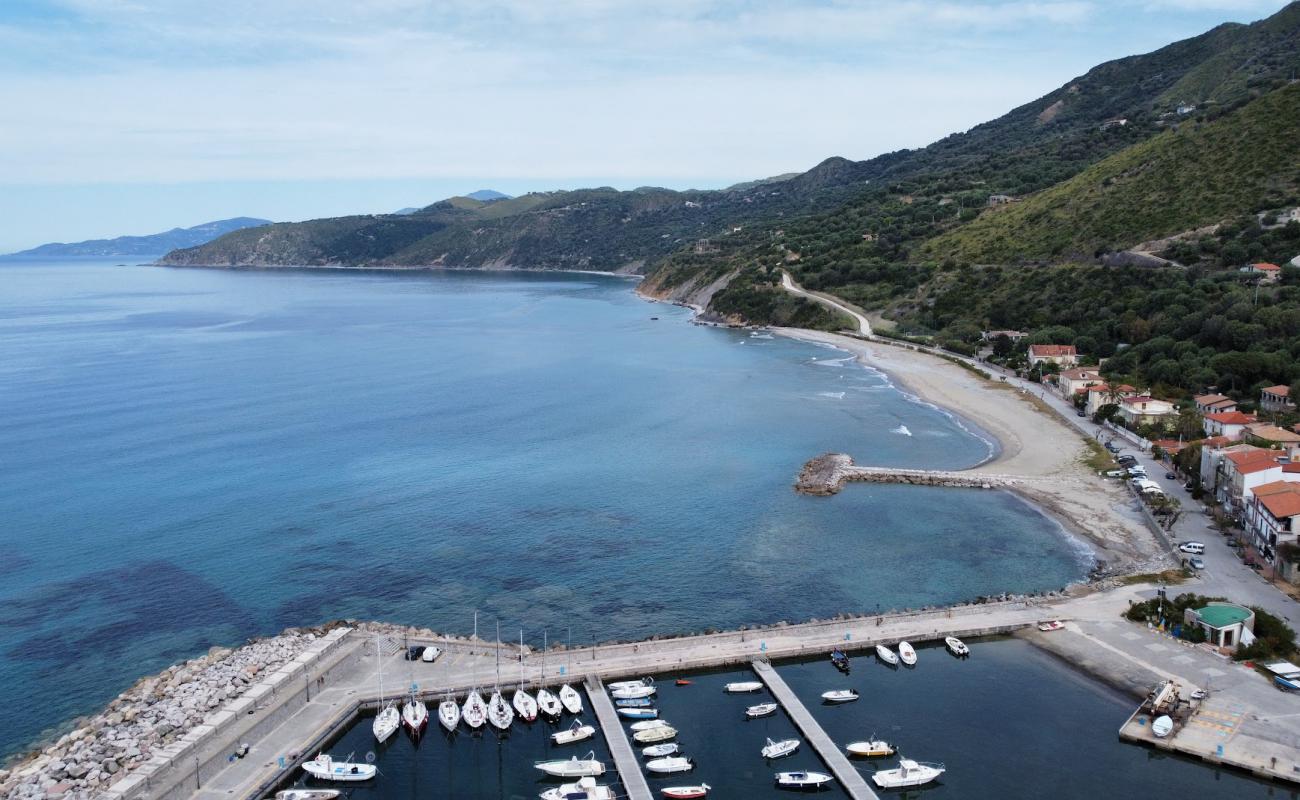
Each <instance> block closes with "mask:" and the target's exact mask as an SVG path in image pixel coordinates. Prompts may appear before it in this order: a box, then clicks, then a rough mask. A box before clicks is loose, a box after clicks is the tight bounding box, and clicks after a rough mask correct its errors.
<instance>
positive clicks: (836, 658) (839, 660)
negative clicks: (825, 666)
mask: <svg viewBox="0 0 1300 800" xmlns="http://www.w3.org/2000/svg"><path fill="white" fill-rule="evenodd" d="M831 663H832V664H834V665H835V668H836V669H838V670H839V671H840V672H843V673H844V674H845V675H847V674H848V673H849V654H848V653H846V652H844V651H843V650H841V649H839V648H838V647H837V648H835V649H834V650H832V651H831Z"/></svg>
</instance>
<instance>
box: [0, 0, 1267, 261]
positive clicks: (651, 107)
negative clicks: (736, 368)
mask: <svg viewBox="0 0 1300 800" xmlns="http://www.w3.org/2000/svg"><path fill="white" fill-rule="evenodd" d="M1283 5H1284V3H1283V2H1281V1H1280V0H1129V1H1128V2H1122V1H1120V0H1035V1H1034V2H1021V1H1019V0H966V1H963V0H936V1H935V2H922V1H921V0H860V1H859V2H849V1H848V0H807V1H803V0H786V1H785V2H780V1H779V0H773V1H772V2H767V1H765V0H656V2H653V3H650V2H623V1H622V0H219V2H214V1H213V0H0V252H8V251H11V250H16V249H21V248H25V247H30V246H34V245H36V244H40V243H43V242H48V241H77V240H81V239H88V238H99V237H111V236H117V235H122V234H144V233H153V232H156V231H159V230H165V229H168V228H171V227H175V226H189V225H195V224H199V223H202V222H206V221H209V220H213V219H220V218H225V217H232V216H255V217H264V218H268V219H273V220H276V221H287V220H299V219H310V218H313V217H321V216H334V215H341V214H348V213H380V212H388V211H394V210H396V209H398V208H401V207H405V206H422V205H427V204H428V203H431V202H433V201H436V200H438V199H441V198H444V197H449V196H452V195H456V194H463V193H466V192H470V191H473V190H475V189H481V188H492V189H497V190H499V191H503V192H506V193H509V194H520V193H523V192H527V191H540V190H548V189H558V188H576V187H580V186H615V187H618V188H633V187H636V186H643V185H657V186H668V187H671V188H678V189H682V188H716V187H722V186H726V185H729V184H731V183H735V182H738V181H743V180H750V179H753V178H757V177H762V176H768V175H775V174H779V173H783V172H791V171H798V170H805V169H808V168H809V167H811V166H813V165H814V164H816V163H818V162H819V161H821V160H823V159H824V158H826V157H828V156H832V155H839V156H844V157H847V158H852V159H865V158H870V157H872V156H874V155H877V154H879V153H882V152H887V151H890V150H896V149H899V148H905V147H920V146H924V145H925V144H927V143H929V142H931V141H934V140H935V139H938V138H940V137H942V136H945V135H947V134H949V133H952V132H955V131H962V130H966V129H968V128H970V127H972V126H973V125H976V124H978V123H980V122H982V121H985V120H987V119H991V118H994V117H997V116H999V115H1001V114H1002V113H1005V112H1006V111H1008V110H1010V109H1011V108H1014V107H1015V106H1018V105H1020V104H1022V103H1025V102H1028V101H1029V100H1032V99H1034V98H1036V97H1038V96H1041V95H1043V94H1046V93H1047V92H1049V91H1051V90H1052V89H1054V88H1056V87H1057V86H1059V85H1061V84H1063V83H1065V82H1066V81H1068V80H1069V79H1070V78H1072V77H1075V76H1077V75H1080V74H1082V73H1084V72H1086V71H1087V70H1088V69H1089V68H1091V67H1092V66H1094V65H1096V64H1098V63H1100V62H1102V61H1106V60H1109V59H1112V58H1118V57H1121V56H1124V55H1130V54H1133V53H1140V52H1147V51H1150V50H1154V49H1156V48H1159V47H1161V46H1163V45H1165V44H1168V43H1169V42H1172V41H1176V40H1178V39H1182V38H1186V37H1188V36H1193V35H1196V34H1198V33H1200V32H1202V31H1204V30H1207V29H1209V28H1211V27H1213V26H1214V25H1217V24H1219V23H1221V22H1226V21H1235V22H1249V21H1253V20H1256V19H1259V18H1262V17H1264V16H1267V15H1269V14H1271V13H1273V12H1275V11H1276V10H1277V9H1279V8H1281V7H1282V6H1283Z"/></svg>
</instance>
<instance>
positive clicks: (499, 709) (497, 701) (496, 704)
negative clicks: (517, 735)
mask: <svg viewBox="0 0 1300 800" xmlns="http://www.w3.org/2000/svg"><path fill="white" fill-rule="evenodd" d="M487 715H488V722H491V723H492V727H494V728H496V729H497V730H499V731H504V730H506V729H508V728H509V727H510V723H512V722H514V721H515V712H514V710H512V709H511V708H510V704H509V703H507V702H506V699H505V698H504V697H502V696H501V693H500V692H493V693H492V697H491V699H489V700H488V712H487Z"/></svg>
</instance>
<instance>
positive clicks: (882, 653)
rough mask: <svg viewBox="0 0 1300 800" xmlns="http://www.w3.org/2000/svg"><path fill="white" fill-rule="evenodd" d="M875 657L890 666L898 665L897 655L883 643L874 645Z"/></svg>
mask: <svg viewBox="0 0 1300 800" xmlns="http://www.w3.org/2000/svg"><path fill="white" fill-rule="evenodd" d="M876 658H878V659H880V660H881V661H883V662H885V663H886V664H888V665H889V666H891V667H893V666H897V665H898V656H896V655H894V651H893V650H890V649H889V648H888V647H886V646H885V645H883V644H878V645H876Z"/></svg>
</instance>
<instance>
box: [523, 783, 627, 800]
mask: <svg viewBox="0 0 1300 800" xmlns="http://www.w3.org/2000/svg"><path fill="white" fill-rule="evenodd" d="M540 797H541V798H542V800H614V799H615V798H616V797H618V795H617V794H615V793H614V790H613V789H611V788H610V787H608V786H605V785H603V784H599V783H596V779H595V778H579V779H578V782H577V783H562V784H560V785H559V786H553V787H551V788H550V789H547V790H546V791H544V792H542V793H541V795H540Z"/></svg>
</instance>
